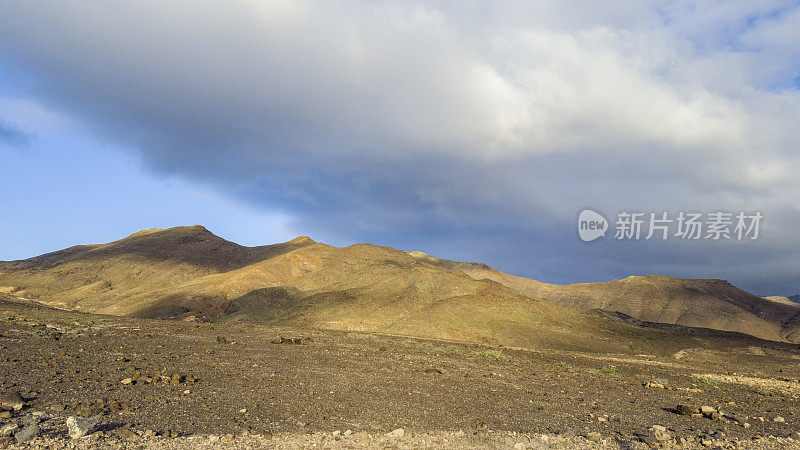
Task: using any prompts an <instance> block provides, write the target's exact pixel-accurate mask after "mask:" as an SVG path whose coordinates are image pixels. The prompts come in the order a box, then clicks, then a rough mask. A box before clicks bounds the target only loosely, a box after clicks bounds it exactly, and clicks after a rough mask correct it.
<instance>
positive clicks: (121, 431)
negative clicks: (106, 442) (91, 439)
mask: <svg viewBox="0 0 800 450" xmlns="http://www.w3.org/2000/svg"><path fill="white" fill-rule="evenodd" d="M114 434H116V435H117V436H119V437H120V438H121V439H124V440H126V441H138V440H139V439H141V437H140V436H139V435H138V434H136V432H135V431H133V430H131V429H130V428H128V427H127V426H124V427H121V428H117V429H116V430H114Z"/></svg>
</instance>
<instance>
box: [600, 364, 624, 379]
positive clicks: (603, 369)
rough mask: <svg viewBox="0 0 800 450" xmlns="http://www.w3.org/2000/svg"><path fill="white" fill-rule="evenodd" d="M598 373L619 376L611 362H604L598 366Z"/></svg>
mask: <svg viewBox="0 0 800 450" xmlns="http://www.w3.org/2000/svg"><path fill="white" fill-rule="evenodd" d="M600 373H602V374H605V375H608V376H610V377H619V376H620V375H619V372H618V371H617V367H616V366H615V365H613V364H606V365H604V366H603V367H601V368H600Z"/></svg>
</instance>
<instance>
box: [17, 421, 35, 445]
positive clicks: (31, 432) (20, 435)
mask: <svg viewBox="0 0 800 450" xmlns="http://www.w3.org/2000/svg"><path fill="white" fill-rule="evenodd" d="M39 431H40V430H39V424H38V423H33V424H30V425H28V426H27V427H25V428H23V429H22V430H21V431H17V432H16V433H14V439H16V440H17V442H19V443H22V442H26V441H29V440H31V439H33V438H34V437H36V435H38V434H39Z"/></svg>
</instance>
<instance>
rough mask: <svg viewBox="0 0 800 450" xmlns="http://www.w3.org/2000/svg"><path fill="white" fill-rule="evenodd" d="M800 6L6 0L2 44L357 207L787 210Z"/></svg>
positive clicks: (341, 208) (358, 210) (150, 122)
mask: <svg viewBox="0 0 800 450" xmlns="http://www.w3.org/2000/svg"><path fill="white" fill-rule="evenodd" d="M798 20H800V7H798V6H797V5H793V4H792V3H789V2H782V1H772V2H751V1H735V2H730V1H714V2H693V1H680V2H672V1H657V2H641V1H638V0H636V1H633V0H632V1H625V2H614V3H613V4H609V5H600V4H598V3H597V2H592V1H576V2H564V1H546V2H537V3H535V4H532V3H513V2H502V3H491V4H485V3H464V2H452V3H441V2H429V3H419V4H409V3H405V2H390V1H385V2H364V3H358V2H304V1H297V2H290V1H281V2H256V1H252V2H246V1H240V2H228V3H225V4H224V5H223V4H220V3H218V2H211V1H206V2H204V1H196V2H166V3H165V2H155V1H139V2H135V3H125V4H97V3H94V2H80V1H78V2H69V3H64V2H45V3H31V2H6V3H3V4H2V5H0V55H2V56H0V64H5V65H7V66H8V67H11V68H12V70H26V71H27V73H28V74H29V76H30V78H31V79H33V80H36V82H38V83H39V84H38V87H37V89H35V90H34V92H33V93H32V96H34V97H36V101H37V102H43V103H44V104H47V105H48V108H50V107H52V108H57V109H59V110H61V111H63V112H64V114H70V115H74V116H75V117H78V118H80V120H81V121H83V122H85V123H89V124H92V126H94V127H95V129H96V130H97V131H98V132H100V133H103V134H105V135H107V136H109V137H111V138H113V139H117V140H120V141H124V142H126V143H134V144H135V145H138V147H139V148H140V151H141V153H142V156H143V158H144V160H145V161H147V162H148V163H149V164H151V165H152V166H153V167H155V168H156V169H158V170H162V171H167V172H175V173H179V174H183V175H186V176H189V177H192V178H195V179H202V180H205V181H207V182H209V183H213V184H217V185H226V186H230V185H235V188H236V189H237V191H238V192H246V194H244V195H246V196H247V198H249V199H251V200H252V199H254V198H259V197H268V201H271V202H275V203H278V204H280V205H281V206H284V207H286V208H289V209H291V208H296V209H300V210H303V211H301V214H300V216H302V215H303V214H306V215H307V216H310V217H317V218H318V217H322V215H323V214H325V215H326V216H324V217H326V218H327V217H329V216H331V215H336V216H338V217H339V219H340V220H342V221H344V222H346V221H347V217H354V216H356V215H359V218H358V220H357V222H358V228H359V229H363V228H364V227H366V228H368V227H372V228H373V229H375V230H391V229H397V228H403V227H408V228H414V227H422V226H424V224H425V223H430V222H436V221H440V222H441V223H478V224H480V223H484V224H488V223H492V224H497V223H502V222H504V221H505V222H506V223H519V222H521V221H530V220H532V219H534V218H537V217H540V216H541V214H545V215H547V217H548V218H549V219H550V220H555V221H558V220H567V218H569V217H571V214H572V212H573V211H575V210H578V209H580V208H583V207H586V206H590V205H592V204H594V205H600V206H606V207H608V208H613V207H614V205H619V207H620V208H632V207H639V208H651V209H654V210H657V209H661V208H668V207H672V208H684V207H696V208H737V207H740V205H742V204H746V205H748V206H751V205H759V204H763V205H769V207H771V208H774V210H776V211H777V210H780V209H781V208H786V207H787V206H786V205H793V204H796V200H795V199H796V198H798V196H800V186H799V185H798V181H796V180H797V177H796V176H795V175H794V174H793V173H792V170H791V169H790V168H792V167H798V163H800V161H798V158H799V157H798V154H797V151H796V146H797V144H798V142H800V130H799V129H798V127H797V126H796V124H797V123H800V94H798V85H797V77H798V76H800V68H799V67H800V65H799V64H798V61H799V60H800V53H799V52H798V50H797V49H798V48H800V45H798V41H797V39H798V37H797V36H798V35H797V33H796V32H794V30H796V29H797V26H798ZM309 205H314V207H315V208H318V209H320V208H321V206H320V205H322V206H326V205H327V206H329V207H330V209H325V208H321V209H324V211H325V212H324V213H315V212H313V211H312V209H313V208H311V207H310V206H309ZM598 207H599V206H598ZM293 212H295V211H293ZM314 214H317V215H316V216H315V215H314ZM352 220H353V221H355V220H356V219H352ZM393 221H397V222H393ZM448 221H449V222H448ZM470 221H472V222H470ZM341 227H342V233H347V232H350V231H351V230H349V229H347V226H346V225H341Z"/></svg>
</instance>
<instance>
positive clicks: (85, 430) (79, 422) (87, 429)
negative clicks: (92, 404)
mask: <svg viewBox="0 0 800 450" xmlns="http://www.w3.org/2000/svg"><path fill="white" fill-rule="evenodd" d="M99 425H100V419H97V418H92V419H86V418H83V417H76V416H69V417H67V432H68V433H69V437H71V438H72V439H79V438H82V437H84V436H86V435H87V434H91V433H92V432H94V431H95V430H97V427H98V426H99Z"/></svg>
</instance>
